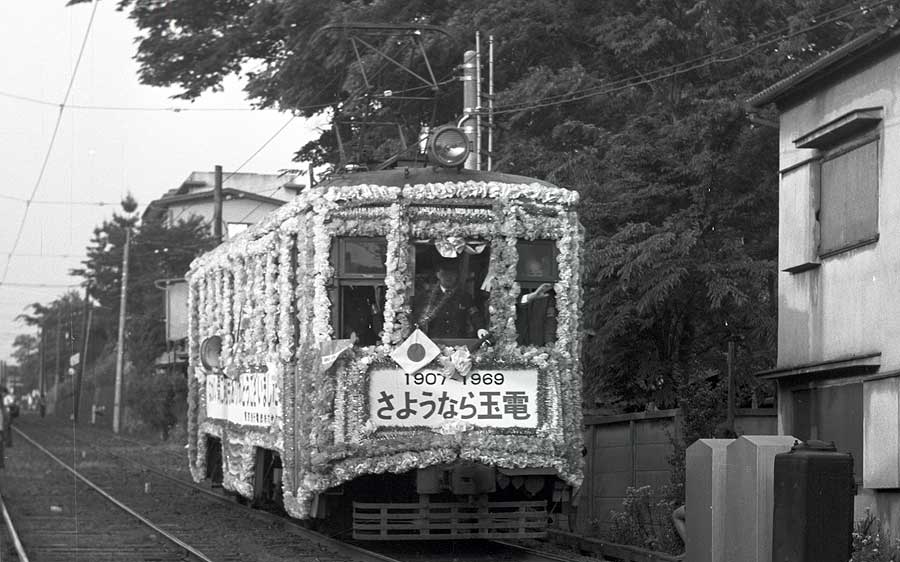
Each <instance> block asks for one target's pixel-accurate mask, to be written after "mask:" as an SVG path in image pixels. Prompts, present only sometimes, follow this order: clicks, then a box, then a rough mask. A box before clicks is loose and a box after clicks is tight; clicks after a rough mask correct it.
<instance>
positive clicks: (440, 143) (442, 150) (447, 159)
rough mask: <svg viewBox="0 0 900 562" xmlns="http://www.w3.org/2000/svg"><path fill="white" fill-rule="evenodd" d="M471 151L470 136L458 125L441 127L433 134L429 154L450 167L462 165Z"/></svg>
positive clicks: (434, 160) (433, 159) (434, 159)
mask: <svg viewBox="0 0 900 562" xmlns="http://www.w3.org/2000/svg"><path fill="white" fill-rule="evenodd" d="M470 152H471V146H470V143H469V137H467V136H466V134H465V133H464V132H463V131H462V129H460V128H458V127H450V126H447V127H439V128H437V129H435V130H434V132H433V133H432V134H431V140H430V141H429V143H428V154H429V156H430V157H431V160H432V161H433V162H434V163H436V164H440V165H441V166H447V167H448V168H452V167H455V166H462V165H463V163H464V162H465V161H466V158H468V157H469V153H470Z"/></svg>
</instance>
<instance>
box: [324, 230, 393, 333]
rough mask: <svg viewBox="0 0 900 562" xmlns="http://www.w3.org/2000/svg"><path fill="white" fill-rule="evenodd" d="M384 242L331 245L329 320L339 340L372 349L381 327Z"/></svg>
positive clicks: (349, 241) (354, 240)
mask: <svg viewBox="0 0 900 562" xmlns="http://www.w3.org/2000/svg"><path fill="white" fill-rule="evenodd" d="M386 257H387V241H386V240H385V239H384V238H349V237H348V238H335V239H334V241H333V243H332V263H333V264H334V284H333V286H332V288H331V316H332V322H333V325H334V330H335V333H336V334H337V336H338V337H339V338H341V339H348V338H356V340H357V344H358V345H361V346H366V345H375V344H376V343H378V340H379V338H380V336H381V330H382V327H383V325H384V292H385V285H384V276H385V262H386Z"/></svg>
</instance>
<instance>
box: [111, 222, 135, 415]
mask: <svg viewBox="0 0 900 562" xmlns="http://www.w3.org/2000/svg"><path fill="white" fill-rule="evenodd" d="M130 246H131V225H130V224H129V225H128V226H126V227H125V251H124V252H123V253H122V291H121V297H120V299H119V339H118V343H117V346H116V387H115V397H114V399H113V433H119V430H120V429H121V424H122V413H121V410H122V370H123V368H124V366H125V365H124V364H125V303H126V302H127V299H128V251H129V247H130Z"/></svg>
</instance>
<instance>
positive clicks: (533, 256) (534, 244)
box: [516, 240, 559, 346]
mask: <svg viewBox="0 0 900 562" xmlns="http://www.w3.org/2000/svg"><path fill="white" fill-rule="evenodd" d="M516 248H517V249H518V252H519V263H518V264H517V267H516V282H518V283H519V286H520V287H521V292H520V293H519V295H518V298H517V300H516V333H517V342H518V343H519V344H520V345H538V346H543V345H549V344H551V343H553V342H555V341H556V324H557V322H556V292H555V291H554V289H553V286H554V283H556V282H557V280H558V279H559V275H558V273H557V267H556V244H555V243H554V241H552V240H535V241H525V240H520V241H519V242H518V244H517V245H516Z"/></svg>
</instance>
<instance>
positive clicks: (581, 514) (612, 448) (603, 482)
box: [576, 408, 777, 536]
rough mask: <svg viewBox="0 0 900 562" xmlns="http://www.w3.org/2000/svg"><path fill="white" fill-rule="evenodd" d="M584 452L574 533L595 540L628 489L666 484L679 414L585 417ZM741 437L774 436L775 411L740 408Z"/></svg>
mask: <svg viewBox="0 0 900 562" xmlns="http://www.w3.org/2000/svg"><path fill="white" fill-rule="evenodd" d="M584 425H585V430H584V441H585V446H586V448H587V455H586V458H585V461H586V462H585V478H584V485H583V487H582V489H581V497H580V501H579V506H578V515H577V522H576V528H577V530H578V531H579V532H580V533H581V534H585V535H593V536H596V534H597V533H598V531H600V530H604V529H606V528H608V526H609V524H610V516H611V512H613V511H622V501H623V500H624V499H625V494H626V489H627V488H628V487H641V486H648V485H649V486H653V487H654V488H660V487H662V486H664V485H666V484H668V483H669V481H670V479H671V475H672V466H671V464H670V458H671V456H672V455H673V454H674V451H675V449H674V446H673V441H677V440H680V439H681V410H679V409H675V410H659V411H654V412H639V413H634V414H621V415H614V416H585V419H584ZM735 430H736V432H737V433H738V434H739V435H775V434H776V433H777V427H776V414H775V410H774V409H749V408H748V409H738V410H737V411H736V416H735Z"/></svg>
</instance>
